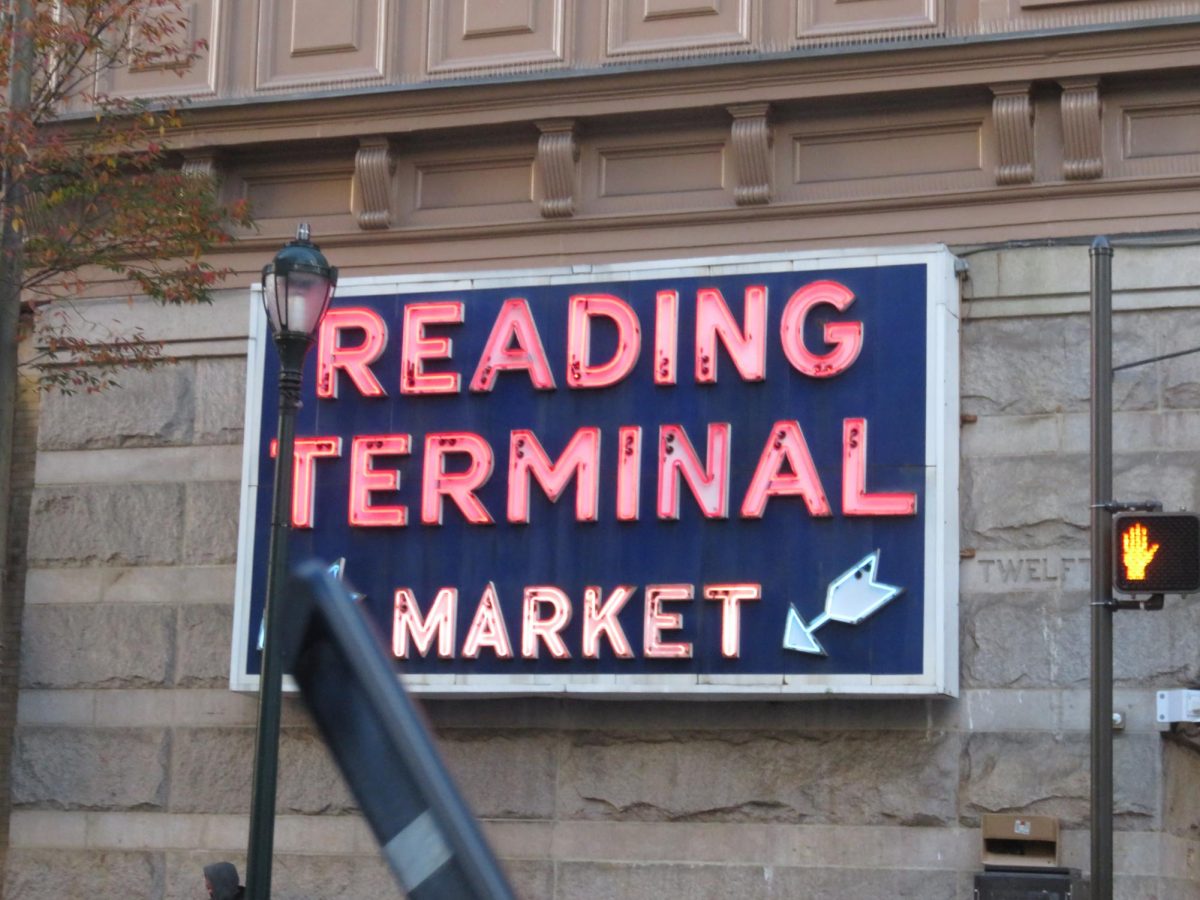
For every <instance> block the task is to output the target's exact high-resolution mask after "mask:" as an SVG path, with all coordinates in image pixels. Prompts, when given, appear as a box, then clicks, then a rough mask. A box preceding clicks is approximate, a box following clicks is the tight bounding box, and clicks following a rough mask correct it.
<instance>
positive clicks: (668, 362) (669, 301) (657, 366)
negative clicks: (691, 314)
mask: <svg viewBox="0 0 1200 900" xmlns="http://www.w3.org/2000/svg"><path fill="white" fill-rule="evenodd" d="M678 345H679V292H678V291H659V292H658V293H657V294H655V295H654V383H655V384H674V383H675V368H676V362H675V360H676V357H677V355H678V351H679V346H678Z"/></svg>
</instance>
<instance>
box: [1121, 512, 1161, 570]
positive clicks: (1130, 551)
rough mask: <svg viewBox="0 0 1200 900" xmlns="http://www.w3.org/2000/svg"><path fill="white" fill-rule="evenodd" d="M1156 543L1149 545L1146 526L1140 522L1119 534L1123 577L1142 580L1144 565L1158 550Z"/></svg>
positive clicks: (1148, 563)
mask: <svg viewBox="0 0 1200 900" xmlns="http://www.w3.org/2000/svg"><path fill="white" fill-rule="evenodd" d="M1158 546H1159V545H1158V544H1155V545H1153V546H1150V541H1149V540H1148V539H1147V536H1146V526H1145V525H1143V524H1142V523H1141V522H1137V523H1135V524H1134V526H1133V527H1132V528H1130V529H1129V530H1128V531H1126V532H1125V533H1124V534H1123V535H1121V547H1122V549H1123V552H1122V553H1121V562H1122V564H1123V565H1124V566H1125V578H1126V579H1127V580H1129V581H1143V580H1145V578H1146V566H1148V565H1150V562H1151V560H1153V559H1154V554H1156V553H1157V552H1158Z"/></svg>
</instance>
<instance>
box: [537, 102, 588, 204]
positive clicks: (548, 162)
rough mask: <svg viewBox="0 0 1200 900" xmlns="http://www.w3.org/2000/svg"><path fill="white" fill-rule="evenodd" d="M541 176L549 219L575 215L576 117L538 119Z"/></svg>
mask: <svg viewBox="0 0 1200 900" xmlns="http://www.w3.org/2000/svg"><path fill="white" fill-rule="evenodd" d="M535 124H536V125H537V128H538V130H539V131H540V132H541V136H540V137H539V138H538V145H537V158H536V160H535V165H536V166H537V172H538V178H539V180H540V181H541V184H542V201H541V213H542V217H543V218H546V219H565V218H569V217H571V216H573V215H575V184H576V182H577V180H578V179H577V178H576V163H578V162H579V141H578V139H577V136H576V134H575V121H574V120H573V119H553V120H550V121H544V122H537V123H535Z"/></svg>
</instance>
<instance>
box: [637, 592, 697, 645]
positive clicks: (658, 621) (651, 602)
mask: <svg viewBox="0 0 1200 900" xmlns="http://www.w3.org/2000/svg"><path fill="white" fill-rule="evenodd" d="M694 593H695V592H694V590H693V588H692V586H691V585H690V584H651V585H647V586H646V619H645V627H644V631H643V633H642V651H643V654H644V655H645V657H646V658H647V659H691V658H692V645H691V644H690V643H687V642H682V641H681V642H677V643H674V642H664V641H663V640H662V633H663V632H664V631H675V630H677V629H679V628H682V627H683V616H682V615H681V614H680V613H665V612H663V611H662V605H663V603H665V602H667V601H670V600H691V599H692V597H693V596H694Z"/></svg>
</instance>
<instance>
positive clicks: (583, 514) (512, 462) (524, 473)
mask: <svg viewBox="0 0 1200 900" xmlns="http://www.w3.org/2000/svg"><path fill="white" fill-rule="evenodd" d="M509 440H510V441H511V443H510V445H509V454H508V521H510V522H528V521H529V476H530V475H531V474H532V475H533V477H534V478H536V479H537V480H538V483H539V484H540V485H541V486H542V489H543V490H544V491H545V492H546V496H547V497H549V498H550V501H551V502H552V503H553V502H555V501H557V500H558V498H559V495H561V494H562V492H563V490H564V489H565V488H566V486H567V482H569V481H570V480H571V477H572V476H573V475H577V476H578V480H577V482H576V484H575V518H576V520H578V521H580V522H595V521H596V511H597V507H598V506H599V499H600V429H599V428H591V427H585V428H580V429H579V430H578V431H576V432H575V434H574V436H573V437H572V438H571V440H570V442H569V443H568V444H567V446H566V449H565V450H563V452H562V456H560V457H559V458H558V462H555V463H552V462H551V461H550V457H548V456H547V455H546V451H545V450H544V449H542V445H541V444H540V443H539V442H538V439H537V437H536V436H535V435H534V433H533V432H532V431H527V430H525V429H517V430H515V431H513V432H512V434H511V435H510V438H509Z"/></svg>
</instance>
